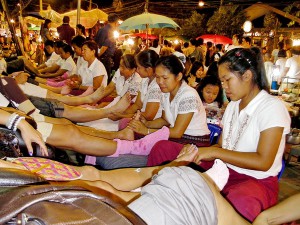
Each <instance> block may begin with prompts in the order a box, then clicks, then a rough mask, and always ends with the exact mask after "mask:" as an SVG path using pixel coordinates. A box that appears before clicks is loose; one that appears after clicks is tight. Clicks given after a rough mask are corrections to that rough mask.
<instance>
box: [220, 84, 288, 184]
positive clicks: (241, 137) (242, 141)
mask: <svg viewBox="0 0 300 225" xmlns="http://www.w3.org/2000/svg"><path fill="white" fill-rule="evenodd" d="M239 104H240V100H239V101H231V102H230V103H229V104H228V106H227V108H226V110H225V113H224V116H223V120H222V123H223V132H222V148H225V149H229V150H233V151H238V152H256V151H257V146H258V142H259V138H260V133H261V132H262V131H264V130H266V129H269V128H272V127H283V128H284V130H283V134H282V137H281V141H280V145H279V148H278V152H277V154H276V157H275V160H274V162H273V165H272V166H271V168H270V169H269V170H268V171H257V170H251V169H244V168H240V167H237V166H233V165H231V164H229V163H227V166H228V167H229V168H231V169H233V170H235V171H237V172H238V173H241V174H246V175H249V176H252V177H255V178H257V179H264V178H267V177H269V176H277V174H278V172H279V171H280V170H281V166H282V154H283V152H284V147H285V135H286V134H288V133H289V131H290V123H291V118H290V115H289V113H288V111H287V109H286V107H285V106H284V104H283V103H282V102H281V101H280V100H279V99H278V98H276V97H274V96H271V95H269V94H268V93H267V92H266V91H264V90H262V91H260V93H259V94H258V95H257V96H256V97H255V98H254V99H253V100H252V101H251V102H250V103H249V104H248V105H247V106H246V108H244V109H243V110H241V111H240V113H239ZM231 124H232V125H231Z"/></svg>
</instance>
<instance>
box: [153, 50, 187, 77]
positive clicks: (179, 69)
mask: <svg viewBox="0 0 300 225" xmlns="http://www.w3.org/2000/svg"><path fill="white" fill-rule="evenodd" d="M161 65H162V66H164V67H165V68H167V69H168V70H169V71H170V72H171V73H172V74H174V75H175V76H176V77H177V76H178V74H179V73H182V75H183V76H182V78H184V66H183V64H182V62H181V61H180V59H178V57H177V56H175V55H169V56H162V57H160V58H159V59H158V60H157V62H156V65H155V67H158V66H161Z"/></svg>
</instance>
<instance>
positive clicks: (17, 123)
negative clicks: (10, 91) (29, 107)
mask: <svg viewBox="0 0 300 225" xmlns="http://www.w3.org/2000/svg"><path fill="white" fill-rule="evenodd" d="M23 119H25V117H24V116H20V117H18V119H17V120H16V122H15V124H14V126H13V129H12V130H13V131H16V130H17V128H18V125H19V123H20V122H21V120H23Z"/></svg>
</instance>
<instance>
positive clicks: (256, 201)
mask: <svg viewBox="0 0 300 225" xmlns="http://www.w3.org/2000/svg"><path fill="white" fill-rule="evenodd" d="M182 147H183V144H179V143H176V142H171V141H159V142H157V143H156V144H155V145H154V146H153V148H152V150H151V152H150V154H149V156H148V162H147V166H156V165H160V164H162V163H164V162H166V161H172V160H174V159H176V157H177V155H178V154H179V152H180V150H181V149H182ZM212 164H213V163H212V162H202V163H201V165H200V166H201V167H202V168H204V169H205V170H207V169H209V168H210V167H211V166H212ZM229 172H230V175H229V180H228V182H227V184H226V186H225V187H224V189H223V190H222V192H221V193H222V195H223V196H224V197H225V198H226V199H227V200H228V201H229V202H230V203H231V204H232V206H233V207H234V208H235V209H236V210H237V211H238V212H239V213H240V214H241V215H242V216H243V217H245V218H246V219H247V220H249V221H251V222H252V221H253V220H254V219H255V218H256V217H257V215H258V214H259V213H260V212H261V211H263V210H264V209H267V208H269V207H271V206H273V205H275V204H276V203H277V198H278V191H279V189H278V179H277V177H268V178H266V179H261V180H258V179H255V178H253V177H250V176H247V175H244V174H240V173H237V172H236V171H234V170H232V169H229Z"/></svg>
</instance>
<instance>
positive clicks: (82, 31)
mask: <svg viewBox="0 0 300 225" xmlns="http://www.w3.org/2000/svg"><path fill="white" fill-rule="evenodd" d="M76 27H77V28H78V29H79V30H80V31H81V33H82V34H83V35H85V27H84V26H83V25H81V24H77V25H76Z"/></svg>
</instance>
